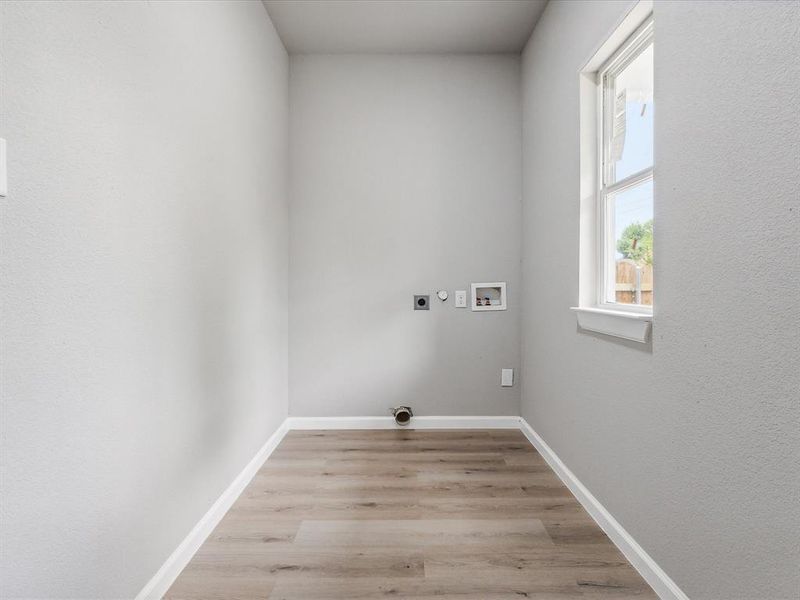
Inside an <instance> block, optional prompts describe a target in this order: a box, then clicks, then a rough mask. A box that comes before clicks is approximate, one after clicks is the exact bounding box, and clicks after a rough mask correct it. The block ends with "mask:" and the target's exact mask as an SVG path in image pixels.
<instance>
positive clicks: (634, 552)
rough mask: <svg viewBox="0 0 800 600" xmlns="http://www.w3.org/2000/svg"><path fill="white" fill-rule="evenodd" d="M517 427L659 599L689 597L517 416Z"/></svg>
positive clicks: (680, 599)
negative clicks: (518, 421)
mask: <svg viewBox="0 0 800 600" xmlns="http://www.w3.org/2000/svg"><path fill="white" fill-rule="evenodd" d="M520 429H521V430H522V433H523V434H525V437H527V438H528V441H529V442H530V443H531V444H533V446H534V448H536V450H537V451H538V452H539V454H541V455H542V457H543V458H544V459H545V461H547V464H548V465H550V467H551V468H552V469H553V471H555V473H556V475H558V477H559V479H561V481H562V482H564V485H566V486H567V487H568V488H569V490H570V491H571V492H572V494H573V495H574V496H575V498H576V499H577V500H578V502H580V503H581V505H582V506H583V508H585V509H586V512H588V513H589V515H590V516H591V517H592V518H593V519H594V520H595V522H597V524H598V525H599V526H600V528H601V529H602V530H603V531H604V532H605V533H606V535H607V536H608V537H609V538H610V539H611V541H612V542H613V543H614V545H615V546H616V547H617V548H619V550H620V552H622V554H624V555H625V558H627V559H628V561H629V562H630V563H631V565H633V567H634V568H635V569H636V570H637V571H638V572H639V574H640V575H641V576H642V577H643V578H644V580H645V581H646V582H647V583H648V585H650V587H652V588H653V590H654V591H655V593H656V594H658V597H659V598H661V600H689V597H688V596H687V595H686V594H685V593H683V590H681V589H680V588H679V587H678V584H676V583H675V582H674V581H672V579H671V578H670V576H669V575H667V574H666V573H665V572H664V570H663V569H662V568H661V567H659V566H658V563H656V561H654V560H653V559H652V558H651V556H650V555H649V554H647V552H645V550H644V548H642V547H641V546H640V545H639V544H638V543H637V542H636V540H635V539H633V537H632V536H631V534H629V533H628V532H627V531H625V528H624V527H622V525H620V523H619V521H617V520H616V519H615V518H614V517H613V516H612V514H611V513H610V512H608V510H607V509H606V507H605V506H603V505H602V504H601V503H600V501H599V500H598V499H597V498H595V497H594V495H592V493H591V492H590V491H589V489H588V488H587V487H586V486H585V485H583V483H581V481H580V480H579V479H578V478H577V477H576V476H575V474H574V473H573V472H572V471H570V470H569V467H567V465H565V464H564V463H563V461H562V460H561V459H560V458H559V457H558V455H557V454H556V453H555V452H554V451H553V449H552V448H551V447H550V446H548V445H547V443H546V442H545V441H544V440H543V439H542V437H541V436H540V435H539V434H538V433H536V431H534V429H533V428H532V427H531V426H530V425H529V424H528V422H527V421H526V420H525V419H522V418H520Z"/></svg>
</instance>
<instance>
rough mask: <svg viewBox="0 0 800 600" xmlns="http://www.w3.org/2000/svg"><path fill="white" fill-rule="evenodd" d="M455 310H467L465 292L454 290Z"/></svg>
mask: <svg viewBox="0 0 800 600" xmlns="http://www.w3.org/2000/svg"><path fill="white" fill-rule="evenodd" d="M456 308H467V290H456Z"/></svg>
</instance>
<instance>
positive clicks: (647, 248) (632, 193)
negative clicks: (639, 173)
mask: <svg viewBox="0 0 800 600" xmlns="http://www.w3.org/2000/svg"><path fill="white" fill-rule="evenodd" d="M608 206H609V210H610V216H611V219H612V221H611V223H612V224H613V232H612V233H613V248H609V254H610V256H609V258H611V257H613V259H612V260H609V268H610V269H611V273H610V275H611V276H612V277H613V282H614V289H613V296H612V294H609V296H611V297H609V300H610V301H612V302H618V303H620V304H644V305H647V306H652V305H653V181H652V180H649V181H645V182H642V183H640V184H639V185H637V186H635V187H632V188H628V189H626V190H624V191H621V192H617V193H616V194H612V195H610V196H609V197H608ZM609 291H610V292H611V291H612V290H609Z"/></svg>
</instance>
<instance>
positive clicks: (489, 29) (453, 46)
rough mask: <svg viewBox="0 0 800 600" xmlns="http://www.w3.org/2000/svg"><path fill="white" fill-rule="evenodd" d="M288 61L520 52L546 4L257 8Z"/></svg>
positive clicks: (413, 1)
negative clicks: (316, 56)
mask: <svg viewBox="0 0 800 600" xmlns="http://www.w3.org/2000/svg"><path fill="white" fill-rule="evenodd" d="M263 2H264V5H265V6H266V7H267V12H269V15H270V17H271V18H272V22H273V23H274V24H275V28H276V29H277V30H278V34H279V35H280V37H281V40H283V43H284V45H285V46H286V49H287V50H288V51H289V53H291V54H304V53H305V54H310V53H344V52H365V53H369V52H430V53H439V52H441V53H459V52H464V53H493V52H520V51H521V50H522V48H523V47H524V46H525V43H526V42H527V41H528V38H529V37H530V34H531V31H533V26H534V25H535V24H536V21H537V20H538V18H539V15H541V13H542V10H543V9H544V5H545V4H546V3H547V0H263Z"/></svg>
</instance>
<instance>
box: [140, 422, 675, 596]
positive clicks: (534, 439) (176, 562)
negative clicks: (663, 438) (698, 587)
mask: <svg viewBox="0 0 800 600" xmlns="http://www.w3.org/2000/svg"><path fill="white" fill-rule="evenodd" d="M292 429H295V430H319V429H519V430H521V431H522V433H523V434H524V435H525V437H527V438H528V441H530V443H531V444H532V445H533V446H534V448H536V450H537V451H538V452H539V454H541V455H542V457H544V459H545V460H546V461H547V463H548V464H549V465H550V467H551V468H552V469H553V471H555V473H556V475H558V477H559V478H560V479H561V481H563V482H564V485H566V486H567V487H568V488H569V490H570V491H571V492H572V493H573V494H574V496H575V498H577V500H578V502H580V503H581V505H582V506H583V507H584V508H585V509H586V512H588V513H589V515H591V517H592V518H593V519H594V520H595V521H596V522H597V524H598V525H599V526H600V527H601V529H602V530H603V531H604V532H605V533H606V535H608V537H609V538H610V539H611V541H612V542H613V543H614V544H615V545H616V546H617V548H619V549H620V551H621V552H622V553H623V554H624V555H625V557H626V558H627V559H628V561H630V563H631V565H633V567H634V568H635V569H636V570H637V571H638V572H639V574H640V575H641V576H642V577H643V578H644V580H645V581H646V582H647V583H648V584H649V585H650V587H652V588H653V590H655V592H656V594H658V596H659V598H661V599H662V600H689V598H688V596H687V595H686V594H684V593H683V591H682V590H681V589H680V588H679V587H678V585H677V584H676V583H675V582H674V581H672V579H670V577H669V575H667V574H666V573H665V572H664V570H663V569H662V568H661V567H659V566H658V564H657V563H656V562H655V561H654V560H653V559H652V558H651V557H650V555H649V554H647V552H645V551H644V549H643V548H642V547H641V546H640V545H639V544H638V543H637V542H636V540H634V539H633V537H632V536H631V535H630V534H629V533H628V532H627V531H625V529H624V528H623V527H622V525H620V524H619V522H618V521H617V520H616V519H615V518H614V517H613V516H612V515H611V513H610V512H608V510H607V509H606V508H605V507H604V506H603V505H602V504H601V503H600V502H599V501H598V500H597V498H595V497H594V496H593V495H592V493H591V492H590V491H589V490H588V489H587V488H586V486H585V485H583V483H581V481H580V480H579V479H578V478H577V477H576V476H575V474H574V473H573V472H572V471H570V470H569V468H568V467H567V465H565V464H564V463H563V461H562V460H561V459H560V458H559V457H558V455H557V454H556V453H555V452H554V451H553V449H552V448H550V446H548V445H547V443H546V442H545V441H544V440H543V439H542V438H541V436H540V435H539V434H538V433H536V431H534V429H533V428H532V427H531V426H530V425H529V424H528V422H527V421H525V419H523V418H522V417H516V416H501V417H493V416H486V417H480V416H477V417H471V416H465V417H457V416H446V417H435V416H432V417H413V418H412V420H411V423H410V424H409V425H408V426H406V427H401V426H399V425H397V424H396V423H395V422H394V419H393V418H392V417H288V418H287V419H286V420H285V421H284V422H283V423H282V424H281V425H280V426H279V427H278V429H277V430H276V431H275V433H273V434H272V435H271V436H270V438H269V439H268V440H267V442H266V443H265V444H264V445H263V446H262V447H261V449H260V450H259V451H258V452H257V453H256V455H255V456H254V457H253V459H252V460H251V461H250V462H249V463H248V464H247V466H246V467H245V468H244V469H243V470H242V472H241V473H239V475H238V476H237V477H236V479H234V480H233V482H232V483H231V485H229V486H228V488H227V489H226V490H225V491H224V492H223V493H222V495H221V496H220V497H219V498H218V499H217V501H216V502H214V504H213V505H212V506H211V508H210V509H208V512H207V513H206V514H205V515H203V518H202V519H200V521H199V522H198V523H197V525H195V526H194V528H193V529H192V531H191V532H189V535H187V536H186V538H185V539H184V540H183V541H182V542H181V543H180V545H179V546H178V547H177V548H176V549H175V551H174V552H173V553H172V554H171V555H170V557H169V558H168V559H167V560H166V562H165V563H164V564H163V565H162V566H161V568H160V569H159V570H158V572H157V573H156V574H155V575H154V576H153V578H152V579H151V580H150V581H148V582H147V585H145V586H144V588H142V591H141V592H139V594H138V595H137V596H136V600H159V599H160V598H161V597H162V596H163V595H164V594H165V593H166V592H167V590H169V588H170V586H171V585H172V584H173V583H174V582H175V580H176V579H177V578H178V575H180V573H181V571H182V570H183V569H184V567H185V566H186V565H187V564H189V561H190V560H191V559H192V557H193V556H194V554H195V552H197V550H198V549H199V548H200V546H201V545H202V544H203V542H204V541H205V540H206V538H207V537H208V536H209V535H210V534H211V532H212V531H213V530H214V528H215V527H216V526H217V524H218V523H219V522H220V521H221V520H222V517H224V516H225V513H227V512H228V510H229V509H230V507H231V506H232V505H233V503H234V502H235V501H236V499H237V498H238V497H239V495H240V494H241V493H242V492H243V491H244V489H245V487H247V484H248V483H250V480H251V479H252V478H253V476H254V475H255V474H256V472H257V471H258V470H259V469H260V468H261V465H263V464H264V461H266V460H267V458H269V455H270V454H272V451H273V450H275V448H276V447H277V446H278V444H279V443H280V442H281V440H282V439H283V437H284V436H285V435H286V433H287V432H288V431H289V430H292Z"/></svg>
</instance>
